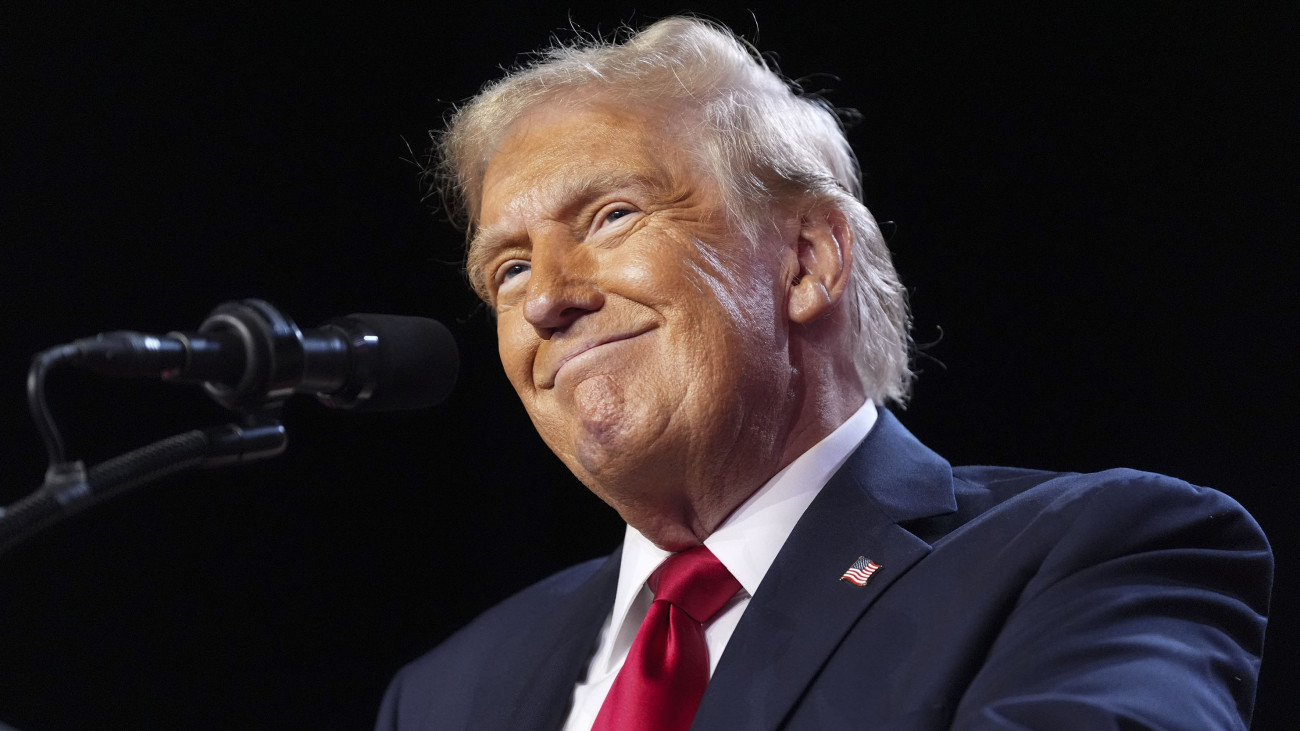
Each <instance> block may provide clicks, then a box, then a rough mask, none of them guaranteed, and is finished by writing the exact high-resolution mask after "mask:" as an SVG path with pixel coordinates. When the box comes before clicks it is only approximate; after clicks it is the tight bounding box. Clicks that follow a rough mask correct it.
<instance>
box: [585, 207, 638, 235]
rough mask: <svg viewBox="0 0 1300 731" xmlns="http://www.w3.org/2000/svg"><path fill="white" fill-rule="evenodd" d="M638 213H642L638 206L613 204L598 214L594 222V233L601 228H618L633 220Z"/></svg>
mask: <svg viewBox="0 0 1300 731" xmlns="http://www.w3.org/2000/svg"><path fill="white" fill-rule="evenodd" d="M637 213H640V211H639V210H638V209H637V208H636V206H633V205H630V204H628V203H612V204H610V205H608V206H605V207H604V208H602V209H601V210H600V211H598V212H597V213H596V218H595V220H594V221H593V222H592V233H595V232H596V231H598V230H600V229H601V228H605V227H609V226H618V225H619V223H620V222H621V221H624V220H626V219H628V218H632V217H634V216H635V214H637Z"/></svg>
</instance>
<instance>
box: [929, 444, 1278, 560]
mask: <svg viewBox="0 0 1300 731" xmlns="http://www.w3.org/2000/svg"><path fill="white" fill-rule="evenodd" d="M953 476H954V478H955V479H954V487H955V490H956V493H957V502H958V505H959V509H958V513H957V520H958V521H959V523H960V525H959V526H952V529H958V528H975V527H976V526H979V527H982V528H983V529H986V530H987V529H989V528H992V527H996V528H997V529H998V530H1001V531H1005V532H1007V533H1008V534H1010V533H1015V534H1025V533H1034V534H1038V535H1039V537H1040V538H1041V539H1042V541H1043V545H1048V544H1051V545H1056V546H1057V548H1065V547H1067V546H1069V545H1072V544H1078V545H1074V547H1076V548H1081V546H1082V544H1087V545H1089V546H1090V547H1091V550H1090V551H1086V552H1082V553H1085V554H1094V555H1093V558H1094V559H1097V560H1104V558H1105V554H1108V553H1110V552H1120V551H1123V552H1134V551H1157V550H1161V549H1162V548H1172V547H1188V546H1203V547H1217V548H1222V549H1227V550H1235V551H1246V552H1252V553H1254V552H1258V553H1263V554H1266V555H1267V554H1269V553H1271V549H1270V547H1269V545H1268V540H1267V539H1266V538H1265V536H1264V533H1263V531H1262V530H1261V529H1260V527H1259V524H1258V523H1257V522H1256V521H1255V519H1254V518H1253V517H1252V516H1251V515H1250V514H1249V513H1248V512H1247V511H1246V510H1245V508H1243V507H1242V506H1241V505H1240V504H1239V503H1238V502H1237V501H1236V500H1233V499H1232V498H1231V497H1229V496H1228V495H1225V494H1224V493H1222V492H1219V491H1218V490H1214V489H1211V488H1208V487H1201V486H1197V485H1193V484H1190V483H1188V482H1185V481H1183V480H1179V479H1176V478H1173V477H1168V476H1165V475H1160V474H1155V473H1151V472H1142V471H1138V470H1132V469H1123V468H1121V469H1111V470H1105V471H1102V472H1094V473H1068V472H1067V473H1060V472H1045V471H1041V470H1026V469H1016V468H1005V467H983V466H981V467H957V468H954V469H953ZM1062 544H1064V545H1062Z"/></svg>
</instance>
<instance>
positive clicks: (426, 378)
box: [317, 313, 460, 411]
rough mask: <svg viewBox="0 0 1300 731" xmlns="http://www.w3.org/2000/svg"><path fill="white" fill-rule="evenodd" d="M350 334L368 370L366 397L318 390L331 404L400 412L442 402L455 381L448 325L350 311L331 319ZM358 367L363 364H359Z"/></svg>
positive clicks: (455, 353) (454, 354)
mask: <svg viewBox="0 0 1300 731" xmlns="http://www.w3.org/2000/svg"><path fill="white" fill-rule="evenodd" d="M329 325H330V326H332V327H337V328H339V329H340V330H343V331H344V332H346V333H347V334H348V336H349V340H350V341H351V346H352V347H351V350H352V352H353V355H354V357H356V358H357V360H359V361H361V360H364V361H367V363H365V364H364V365H361V367H360V368H358V369H357V370H359V371H364V372H366V380H367V381H368V383H367V384H366V386H367V387H366V388H365V389H364V392H366V393H368V395H366V396H364V397H363V398H360V399H356V400H351V399H349V400H340V399H338V398H331V395H330V394H317V396H318V397H319V398H320V400H321V401H322V402H323V403H325V404H326V405H328V406H337V407H342V408H347V409H351V410H353V411H401V410H407V409H421V408H425V407H427V406H433V405H435V404H438V403H441V402H442V401H443V399H445V398H447V396H448V395H449V394H450V393H451V389H452V387H453V386H455V385H456V374H457V371H458V370H459V369H460V354H459V351H458V350H457V348H456V339H455V338H454V337H452V334H451V331H450V330H448V329H447V328H446V326H445V325H443V324H442V323H440V322H438V321H436V320H430V319H428V318H425V317H407V316H405V315H376V314H366V313H360V314H352V315H348V316H347V317H342V318H338V319H336V320H332V321H330V323H329ZM359 365H360V364H359Z"/></svg>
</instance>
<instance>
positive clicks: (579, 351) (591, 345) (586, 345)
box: [537, 328, 651, 389]
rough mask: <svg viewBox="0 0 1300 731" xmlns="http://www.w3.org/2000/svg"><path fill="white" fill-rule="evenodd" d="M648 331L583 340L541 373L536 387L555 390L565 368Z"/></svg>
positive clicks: (648, 329)
mask: <svg viewBox="0 0 1300 731" xmlns="http://www.w3.org/2000/svg"><path fill="white" fill-rule="evenodd" d="M650 329H651V328H647V329H645V330H635V331H632V332H627V333H618V334H614V335H602V336H599V337H593V338H590V339H588V340H584V341H582V342H580V343H579V344H578V345H576V346H575V347H571V348H569V349H568V350H567V351H565V352H564V354H563V355H561V356H560V357H559V358H557V359H556V360H555V361H554V362H553V364H552V365H551V366H550V367H549V368H547V369H546V371H544V372H543V374H542V378H541V379H540V380H539V381H538V382H537V385H538V386H539V387H540V388H542V389H551V388H555V380H556V379H557V378H559V376H560V372H561V371H562V370H564V369H565V367H566V366H572V365H576V364H575V361H581V360H587V358H588V357H590V355H591V354H595V352H596V351H598V350H600V349H602V348H604V346H607V345H613V344H614V343H621V342H625V341H628V340H631V339H632V338H635V337H638V336H640V335H644V334H645V333H647V332H649V331H650Z"/></svg>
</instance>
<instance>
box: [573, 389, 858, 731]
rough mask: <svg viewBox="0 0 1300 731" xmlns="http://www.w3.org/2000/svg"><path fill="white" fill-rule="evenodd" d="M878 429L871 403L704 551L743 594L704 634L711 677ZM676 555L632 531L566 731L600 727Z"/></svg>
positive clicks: (740, 511) (726, 524)
mask: <svg viewBox="0 0 1300 731" xmlns="http://www.w3.org/2000/svg"><path fill="white" fill-rule="evenodd" d="M875 423H876V407H875V405H874V404H872V403H871V401H869V400H868V401H867V402H866V403H865V404H863V405H862V408H860V409H858V410H857V411H856V412H855V413H854V414H853V416H850V417H849V419H848V421H845V422H844V423H843V424H841V425H840V426H839V427H838V428H837V429H835V431H833V432H831V433H830V434H828V435H827V436H826V438H825V439H823V440H821V441H820V442H818V443H817V444H815V445H813V447H812V448H811V449H809V450H808V451H807V452H804V453H803V454H801V455H799V456H798V457H797V458H795V460H794V461H793V462H791V463H790V464H788V465H786V467H785V469H783V470H781V471H780V472H778V473H777V474H776V475H775V476H774V477H772V479H770V480H768V481H767V483H766V484H765V485H763V486H762V487H761V488H759V489H758V491H757V492H755V493H754V494H753V495H751V496H750V497H749V499H748V500H746V501H745V502H744V503H742V504H741V506H740V507H738V508H736V510H735V512H733V513H732V514H731V515H730V516H728V518H727V519H726V520H725V521H723V523H722V525H720V526H719V527H718V529H717V530H715V531H714V532H713V534H712V535H710V536H709V537H708V538H706V539H705V540H704V545H705V546H708V548H709V550H710V551H712V552H713V555H714V556H717V557H718V560H719V561H721V562H722V565H723V566H726V567H727V570H728V571H730V572H731V575H732V576H734V577H736V580H737V581H739V582H740V587H741V588H740V591H738V592H736V595H735V596H734V597H732V598H731V601H730V602H728V603H727V605H726V606H724V607H723V609H722V610H721V611H720V612H719V613H718V614H717V615H716V616H715V617H714V618H713V620H712V621H710V622H709V623H708V624H707V625H705V627H704V640H705V642H706V643H707V644H708V646H709V675H710V676H712V675H713V671H714V669H715V668H717V666H718V659H719V658H721V657H722V650H723V648H725V647H726V646H727V641H728V640H730V639H731V634H732V632H734V631H735V629H736V625H737V624H738V623H739V622H740V615H742V614H744V612H745V608H746V607H747V606H749V599H750V597H752V596H753V595H754V592H755V591H758V585H759V584H760V583H761V582H762V581H763V576H764V575H765V574H767V570H768V568H770V567H771V566H772V562H773V561H774V560H776V554H777V553H778V552H779V551H780V550H781V546H783V545H785V540H786V538H789V537H790V531H792V530H794V525H795V523H797V522H798V521H799V517H800V516H802V515H803V512H804V510H806V509H807V508H808V505H809V504H810V503H812V501H813V498H815V497H817V493H819V492H821V489H822V488H823V487H825V486H826V483H827V482H829V481H830V479H831V476H832V475H834V474H835V471H836V470H838V469H839V468H840V466H841V465H843V464H844V461H845V460H847V459H848V458H849V455H850V454H852V453H853V450H855V449H857V447H858V445H859V444H860V443H862V440H863V439H865V438H866V436H867V433H868V432H869V431H871V427H872V426H873V425H874V424H875ZM671 555H672V554H670V553H668V552H667V551H664V550H662V549H660V548H659V547H658V546H656V545H655V544H653V543H651V542H650V541H649V539H647V538H646V537H645V536H643V535H641V533H640V532H638V531H637V530H636V529H635V528H633V527H632V526H628V527H627V532H626V533H625V534H624V537H623V559H622V563H621V564H620V565H619V569H618V591H617V593H616V594H615V595H614V608H613V610H612V611H611V612H610V614H609V616H608V617H606V618H605V624H604V626H602V627H601V630H600V643H599V644H598V645H597V646H596V652H595V654H593V655H592V657H591V662H590V664H588V665H587V674H586V676H585V677H584V678H583V679H582V680H580V681H578V684H577V685H576V686H574V689H573V703H572V705H571V707H570V710H569V719H568V721H567V722H566V723H565V725H564V730H565V731H590V729H591V725H592V724H593V723H595V721H596V715H597V714H598V713H600V706H601V704H603V703H604V702H605V696H606V695H608V693H609V689H610V686H612V685H613V684H614V678H615V676H617V675H618V671H619V669H621V668H622V667H623V662H624V661H625V660H627V655H628V652H629V651H630V650H631V649H632V641H633V640H634V639H635V638H636V633H637V630H638V629H640V627H641V622H642V621H644V620H645V617H646V614H648V613H649V611H650V604H651V603H652V602H653V601H654V595H653V594H651V592H650V589H649V587H647V586H646V583H645V582H646V580H647V579H649V578H650V574H652V573H654V570H655V569H657V568H659V564H661V563H663V561H664V559H666V558H668V557H669V556H671Z"/></svg>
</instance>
